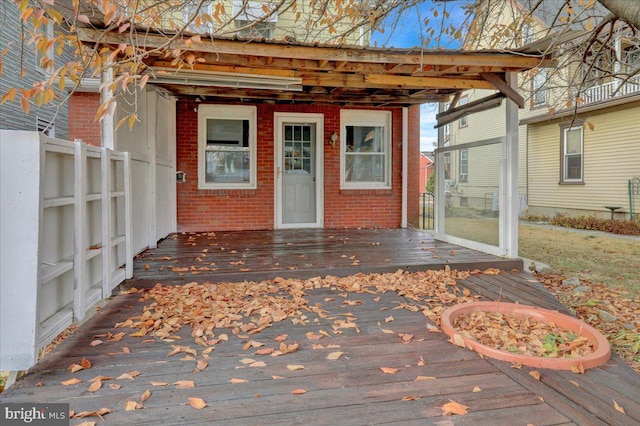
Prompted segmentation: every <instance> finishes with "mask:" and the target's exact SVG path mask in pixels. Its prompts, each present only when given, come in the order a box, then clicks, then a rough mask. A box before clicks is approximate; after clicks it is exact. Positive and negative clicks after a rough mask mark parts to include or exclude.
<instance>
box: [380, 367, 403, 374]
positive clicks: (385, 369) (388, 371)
mask: <svg viewBox="0 0 640 426" xmlns="http://www.w3.org/2000/svg"><path fill="white" fill-rule="evenodd" d="M380 371H382V372H383V373H385V374H396V373H397V372H398V371H400V369H399V368H392V367H380Z"/></svg>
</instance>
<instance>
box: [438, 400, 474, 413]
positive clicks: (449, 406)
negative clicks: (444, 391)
mask: <svg viewBox="0 0 640 426" xmlns="http://www.w3.org/2000/svg"><path fill="white" fill-rule="evenodd" d="M449 401H451V402H447V403H446V404H444V405H443V406H442V407H441V408H442V415H443V416H450V415H452V414H455V415H458V416H462V415H464V414H467V413H468V411H467V410H468V409H469V407H467V406H466V405H462V404H460V403H459V402H455V401H452V400H449Z"/></svg>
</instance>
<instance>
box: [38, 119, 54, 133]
mask: <svg viewBox="0 0 640 426" xmlns="http://www.w3.org/2000/svg"><path fill="white" fill-rule="evenodd" d="M36 130H37V131H38V132H40V133H44V134H45V135H46V136H49V137H50V138H55V137H56V125H55V124H54V123H53V122H51V121H47V120H43V119H42V118H37V117H36Z"/></svg>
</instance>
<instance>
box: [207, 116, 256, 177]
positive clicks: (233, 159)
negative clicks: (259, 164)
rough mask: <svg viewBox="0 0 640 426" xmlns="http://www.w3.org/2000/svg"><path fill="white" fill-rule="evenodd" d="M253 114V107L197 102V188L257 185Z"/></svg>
mask: <svg viewBox="0 0 640 426" xmlns="http://www.w3.org/2000/svg"><path fill="white" fill-rule="evenodd" d="M256 117H257V112H256V107H254V106H237V105H200V107H199V108H198V187H199V188H200V189H253V188H256V143H257V129H256V123H257V118H256Z"/></svg>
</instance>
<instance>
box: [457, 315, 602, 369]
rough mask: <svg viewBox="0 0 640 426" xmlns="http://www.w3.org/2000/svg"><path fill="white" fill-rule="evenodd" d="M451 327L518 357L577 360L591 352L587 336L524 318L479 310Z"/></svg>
mask: <svg viewBox="0 0 640 426" xmlns="http://www.w3.org/2000/svg"><path fill="white" fill-rule="evenodd" d="M453 326H454V328H455V329H456V330H458V331H459V332H460V334H461V335H462V336H464V337H467V338H470V339H473V340H475V341H477V342H479V343H482V344H483V345H485V346H490V347H493V348H496V349H500V350H503V351H508V352H513V353H517V354H521V355H527V356H536V357H549V358H576V357H584V356H587V355H589V354H591V353H592V352H593V346H592V345H591V344H590V343H589V342H588V340H587V338H586V337H584V336H578V335H576V334H574V333H573V332H571V331H570V330H566V329H563V328H560V327H557V326H556V325H555V324H553V323H544V322H541V321H536V320H533V319H531V318H526V317H525V318H523V317H519V316H515V315H504V314H501V313H499V312H485V311H479V312H473V313H471V314H469V315H460V316H458V317H457V318H456V319H455V320H454V321H453Z"/></svg>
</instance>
